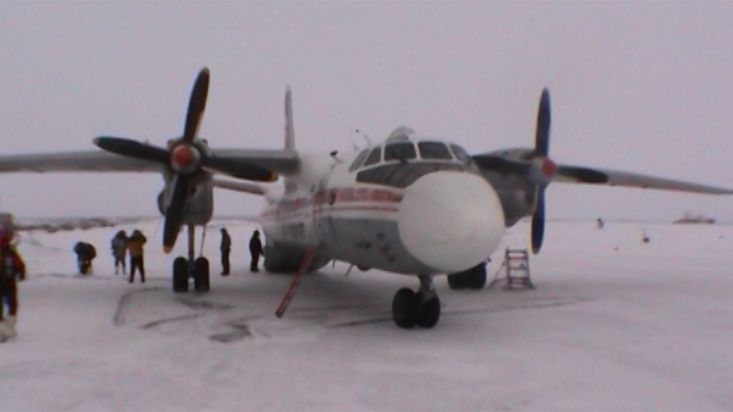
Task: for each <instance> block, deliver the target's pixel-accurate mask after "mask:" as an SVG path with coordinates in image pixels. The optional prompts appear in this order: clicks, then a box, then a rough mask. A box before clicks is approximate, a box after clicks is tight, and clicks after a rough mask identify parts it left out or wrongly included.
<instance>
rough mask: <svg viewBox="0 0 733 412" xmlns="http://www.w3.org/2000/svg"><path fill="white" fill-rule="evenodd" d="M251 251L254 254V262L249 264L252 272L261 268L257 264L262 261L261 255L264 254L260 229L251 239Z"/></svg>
mask: <svg viewBox="0 0 733 412" xmlns="http://www.w3.org/2000/svg"><path fill="white" fill-rule="evenodd" d="M249 253H250V254H251V255H252V263H251V264H250V265H249V269H250V270H251V271H252V272H259V271H260V270H259V269H258V268H257V266H258V262H259V261H260V255H261V254H262V242H261V241H260V231H259V230H255V232H254V233H253V234H252V237H251V238H250V239H249Z"/></svg>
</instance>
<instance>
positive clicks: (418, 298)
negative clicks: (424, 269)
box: [392, 275, 440, 329]
mask: <svg viewBox="0 0 733 412" xmlns="http://www.w3.org/2000/svg"><path fill="white" fill-rule="evenodd" d="M419 278H420V289H419V290H418V291H417V292H414V291H412V289H409V288H402V289H400V290H398V291H397V293H396V294H395V296H394V299H393V300H392V318H393V319H394V322H395V323H396V324H397V326H399V327H401V328H403V329H410V328H412V327H413V326H415V325H416V324H417V325H418V326H420V327H423V328H428V329H429V328H432V327H433V326H435V325H436V324H437V323H438V320H439V319H440V299H439V298H438V294H437V293H435V287H434V286H433V277H432V276H428V275H422V276H419Z"/></svg>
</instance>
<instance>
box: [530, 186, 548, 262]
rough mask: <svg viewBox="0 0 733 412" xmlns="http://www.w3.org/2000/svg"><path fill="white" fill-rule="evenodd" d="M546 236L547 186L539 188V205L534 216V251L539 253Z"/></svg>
mask: <svg viewBox="0 0 733 412" xmlns="http://www.w3.org/2000/svg"><path fill="white" fill-rule="evenodd" d="M544 237H545V188H544V187H538V188H537V206H536V208H535V211H534V215H533V216H532V253H534V254H537V253H539V252H540V249H541V248H542V239H543V238H544Z"/></svg>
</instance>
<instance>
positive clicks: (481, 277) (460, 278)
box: [448, 262, 486, 290]
mask: <svg viewBox="0 0 733 412" xmlns="http://www.w3.org/2000/svg"><path fill="white" fill-rule="evenodd" d="M485 285H486V263H485V262H482V263H479V264H478V265H476V266H474V267H472V268H470V269H467V270H464V271H463V272H458V273H449V274H448V286H450V288H451V289H452V290H459V289H474V290H481V289H483V288H484V286H485Z"/></svg>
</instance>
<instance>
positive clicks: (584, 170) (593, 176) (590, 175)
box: [557, 165, 608, 183]
mask: <svg viewBox="0 0 733 412" xmlns="http://www.w3.org/2000/svg"><path fill="white" fill-rule="evenodd" d="M557 174H558V175H560V176H562V177H567V178H570V179H573V180H574V181H576V182H578V183H606V182H608V175H606V174H605V173H603V172H600V171H598V170H594V169H591V168H588V167H578V166H563V165H560V166H558V168H557Z"/></svg>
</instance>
